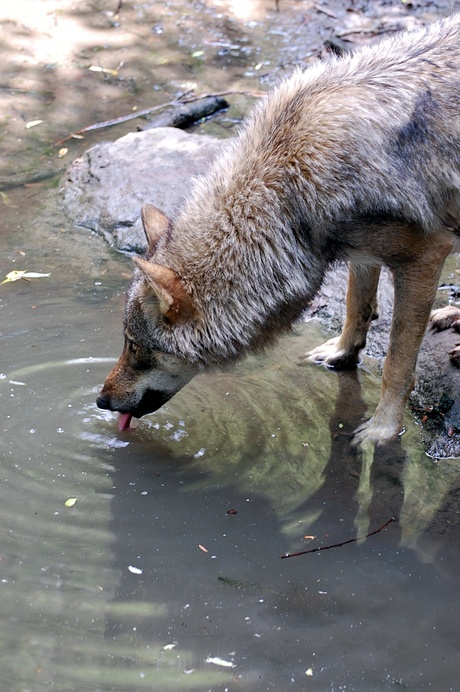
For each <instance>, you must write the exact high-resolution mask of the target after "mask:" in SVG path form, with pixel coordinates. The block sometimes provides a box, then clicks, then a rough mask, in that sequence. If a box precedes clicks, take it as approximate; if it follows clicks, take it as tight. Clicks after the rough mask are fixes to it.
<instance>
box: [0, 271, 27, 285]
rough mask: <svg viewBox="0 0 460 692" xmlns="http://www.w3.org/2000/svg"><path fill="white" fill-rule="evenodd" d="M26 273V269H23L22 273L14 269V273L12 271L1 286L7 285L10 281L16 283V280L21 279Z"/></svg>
mask: <svg viewBox="0 0 460 692" xmlns="http://www.w3.org/2000/svg"><path fill="white" fill-rule="evenodd" d="M26 271H27V270H26V269H24V270H23V271H20V270H17V269H15V270H14V271H12V272H10V273H9V274H7V275H6V279H5V280H4V281H2V284H7V283H9V282H10V281H17V280H18V279H22V277H23V276H24V274H25V273H26ZM2 284H0V285H2Z"/></svg>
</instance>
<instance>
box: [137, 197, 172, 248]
mask: <svg viewBox="0 0 460 692" xmlns="http://www.w3.org/2000/svg"><path fill="white" fill-rule="evenodd" d="M141 219H142V225H143V226H144V233H145V237H146V238H147V243H148V246H149V250H154V249H155V247H156V245H157V243H158V241H159V240H160V238H161V237H162V236H163V235H164V234H165V233H166V231H167V230H168V227H169V225H170V223H171V222H170V220H169V219H168V217H167V216H166V215H165V214H163V212H162V211H160V210H159V209H157V208H156V207H154V206H153V204H144V205H143V206H142V209H141Z"/></svg>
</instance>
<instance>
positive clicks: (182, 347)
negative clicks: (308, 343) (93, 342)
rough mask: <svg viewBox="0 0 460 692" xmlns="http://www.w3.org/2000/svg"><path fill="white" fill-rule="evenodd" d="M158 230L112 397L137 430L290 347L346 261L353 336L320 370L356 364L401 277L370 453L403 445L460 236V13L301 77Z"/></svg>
mask: <svg viewBox="0 0 460 692" xmlns="http://www.w3.org/2000/svg"><path fill="white" fill-rule="evenodd" d="M142 220H143V224H144V230H145V234H146V237H147V242H148V252H147V254H146V256H137V257H135V258H134V261H135V264H136V267H135V270H134V276H133V279H132V282H131V285H130V287H129V290H128V293H127V299H126V310H125V319H124V337H125V343H124V348H123V352H122V354H121V356H120V359H119V360H118V362H117V364H116V365H115V367H114V368H113V369H112V371H111V372H110V374H109V375H108V377H107V379H106V380H105V383H104V385H103V387H102V390H101V392H100V396H99V398H98V399H97V404H98V406H99V407H100V408H103V409H110V410H113V411H119V412H120V413H121V414H122V416H121V418H120V425H121V427H122V428H124V427H127V426H129V421H130V419H131V416H136V417H140V416H143V415H144V414H147V413H150V412H153V411H155V410H156V409H158V408H159V407H160V406H162V405H163V404H164V403H165V402H166V401H168V400H169V399H170V398H171V397H172V396H173V395H174V394H175V393H176V392H178V391H179V390H180V389H181V388H182V387H184V386H185V385H186V384H187V383H188V382H189V381H190V380H191V379H192V378H193V377H194V376H195V375H196V374H197V373H199V372H202V371H205V370H208V369H210V368H219V367H222V366H224V365H227V364H229V363H230V364H231V363H232V362H235V361H237V360H238V359H241V358H242V357H243V356H245V355H246V354H248V353H251V352H259V351H261V350H263V349H265V348H266V347H267V346H269V345H271V344H273V342H274V341H275V340H276V339H277V338H278V337H279V336H280V335H281V334H282V333H284V332H286V331H287V330H289V329H290V328H291V326H292V324H293V323H294V322H295V321H296V320H297V319H299V318H300V317H301V315H302V313H303V312H304V311H305V309H306V308H307V306H308V305H309V303H310V302H311V300H312V298H313V296H314V295H315V294H316V292H317V291H318V290H319V288H320V286H321V283H322V281H323V278H324V275H325V272H326V271H327V269H328V268H329V267H330V266H331V265H333V264H334V263H337V262H342V261H346V262H349V264H350V269H349V282H348V289H347V298H346V307H347V314H346V318H345V323H344V326H343V331H342V333H341V335H340V336H338V337H336V338H333V339H331V340H329V341H327V342H326V343H325V344H323V345H322V346H320V347H319V348H317V349H315V350H314V351H312V352H310V353H308V354H307V355H306V357H305V360H306V361H314V362H319V363H321V364H324V365H327V366H329V367H334V368H350V367H354V366H356V364H357V362H358V359H359V353H360V351H361V349H363V348H364V346H365V343H366V335H367V331H368V328H369V325H370V322H371V320H372V319H373V318H374V317H375V316H376V314H377V300H376V293H377V285H378V281H379V273H380V269H381V267H382V266H386V267H389V269H390V270H391V272H392V274H393V277H394V294H395V301H394V312H393V319H392V326H391V332H390V337H389V345H388V352H387V356H386V360H385V364H384V368H383V375H382V388H381V398H380V401H379V403H378V405H377V408H376V410H375V412H374V415H373V416H372V417H371V418H370V420H369V421H367V422H366V423H364V424H363V425H362V426H361V428H360V429H358V431H357V433H356V440H357V441H358V442H364V441H365V440H370V441H371V443H380V444H382V443H385V442H388V441H390V440H393V439H394V438H395V437H397V436H398V434H400V432H401V430H402V427H403V417H404V409H405V404H406V402H407V399H408V396H409V394H410V391H411V389H412V388H413V385H414V372H415V365H416V360H417V355H418V351H419V347H420V344H421V341H422V338H423V335H424V332H425V329H426V326H427V322H428V319H429V315H430V311H431V307H432V303H433V300H434V297H435V293H436V289H437V283H438V279H439V275H440V272H441V268H442V266H443V263H444V260H445V258H446V257H447V255H448V254H449V252H450V251H451V249H452V247H453V243H454V239H455V236H458V235H459V234H460V14H457V15H453V16H452V17H450V18H446V19H443V20H441V21H439V22H437V23H434V24H433V25H431V26H430V27H428V28H424V29H418V30H415V31H413V32H407V33H403V34H400V35H398V36H395V37H393V38H390V39H386V40H385V39H384V40H383V41H381V42H380V43H379V44H377V45H375V46H372V47H364V48H362V49H360V50H357V51H356V52H355V53H353V54H351V55H346V56H344V57H337V58H332V59H330V60H328V61H327V62H318V63H316V64H315V65H313V66H312V67H310V68H309V69H307V70H305V71H301V70H298V71H296V72H294V73H293V74H292V76H290V77H289V78H287V79H286V80H285V81H283V82H281V83H280V84H279V85H278V86H277V87H275V89H274V90H273V91H272V92H271V93H270V94H268V96H266V97H264V98H263V99H262V100H261V101H259V102H258V103H257V104H256V106H255V107H254V109H253V110H252V112H251V113H250V114H249V115H248V117H247V119H246V121H245V123H244V124H243V126H242V129H241V131H240V132H239V134H238V136H237V137H235V138H234V139H232V140H231V141H230V142H229V143H228V144H227V145H226V147H225V150H223V151H222V153H221V154H220V156H219V157H218V158H217V160H216V161H215V162H214V163H212V164H210V167H209V170H208V171H207V172H206V174H204V175H203V176H201V177H199V178H198V179H196V181H195V182H194V185H193V187H192V190H191V192H190V194H189V195H188V196H187V197H186V199H185V201H184V203H183V204H182V205H181V208H180V210H179V212H178V213H177V214H176V215H175V218H174V219H173V220H170V219H169V218H167V217H166V216H165V215H164V214H163V213H162V212H161V211H160V210H158V209H156V208H155V207H154V206H152V205H145V206H144V207H143V209H142Z"/></svg>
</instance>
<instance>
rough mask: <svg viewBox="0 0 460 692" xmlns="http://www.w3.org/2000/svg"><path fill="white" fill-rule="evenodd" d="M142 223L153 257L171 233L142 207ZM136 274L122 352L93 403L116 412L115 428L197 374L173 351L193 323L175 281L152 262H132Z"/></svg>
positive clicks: (158, 214)
mask: <svg viewBox="0 0 460 692" xmlns="http://www.w3.org/2000/svg"><path fill="white" fill-rule="evenodd" d="M142 222H143V225H144V231H145V234H146V236H147V241H148V245H149V255H150V256H151V255H153V254H154V253H155V251H156V248H157V247H158V244H159V243H161V241H162V240H163V239H164V238H165V236H166V235H167V233H168V229H169V227H170V222H169V219H168V218H167V217H166V216H165V215H164V214H162V212H160V211H159V210H158V209H156V208H155V207H153V206H151V205H145V206H144V207H143V209H142ZM134 261H135V263H136V265H137V269H136V270H135V273H134V278H133V280H132V283H131V286H130V288H129V291H128V294H127V300H126V308H125V322H124V337H125V343H124V348H123V352H122V354H121V356H120V358H119V359H118V362H117V363H116V365H115V366H114V368H113V369H112V371H111V372H110V373H109V375H108V376H107V378H106V380H105V382H104V385H103V387H102V390H101V392H100V395H99V397H98V399H97V405H98V406H99V408H102V409H108V410H111V411H119V412H120V413H121V414H123V416H122V417H121V419H120V427H121V428H126V427H128V426H129V421H130V419H131V416H136V417H137V418H140V417H141V416H143V415H145V414H146V413H152V412H153V411H156V410H157V409H158V408H160V406H162V405H163V404H164V403H166V402H167V401H168V400H169V399H170V398H171V397H172V396H174V394H176V393H177V392H178V391H179V390H180V389H182V387H184V385H186V384H187V383H188V382H190V380H191V379H192V378H193V377H194V376H195V375H196V374H197V373H198V370H199V368H198V366H197V365H196V364H194V363H190V362H188V361H187V360H186V359H185V358H184V357H183V356H182V355H180V349H178V348H177V339H176V338H175V335H176V333H179V337H180V332H181V330H182V329H184V328H187V327H189V326H190V324H191V323H194V322H196V321H197V319H198V316H197V311H196V310H195V308H194V305H193V302H192V298H191V296H190V295H189V294H188V293H187V291H186V290H185V288H184V286H183V284H182V282H181V280H180V278H179V276H178V275H177V274H176V272H174V271H173V270H172V269H170V268H169V267H166V266H163V265H160V264H155V262H154V261H153V260H148V259H144V258H143V257H135V259H134Z"/></svg>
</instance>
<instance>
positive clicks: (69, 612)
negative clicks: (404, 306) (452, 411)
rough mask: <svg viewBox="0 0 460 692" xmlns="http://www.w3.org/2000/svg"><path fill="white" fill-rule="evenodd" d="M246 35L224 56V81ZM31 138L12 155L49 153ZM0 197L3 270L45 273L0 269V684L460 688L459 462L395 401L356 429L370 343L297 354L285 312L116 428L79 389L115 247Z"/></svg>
mask: <svg viewBox="0 0 460 692" xmlns="http://www.w3.org/2000/svg"><path fill="white" fill-rule="evenodd" d="M19 4H20V3H18V6H19ZM129 6H130V5H129ZM126 7H128V5H126ZM177 7H180V5H179V4H177ZM194 7H195V6H194ZM136 8H137V9H136V12H137V14H136V17H137V16H138V14H139V13H141V14H142V12H147V10H149V8H150V11H151V7H150V5H149V4H148V3H144V5H136ZM161 8H162V12H163V13H164V14H165V16H168V17H169V19H168V21H169V22H172V23H173V22H174V21H175V20H177V14H174V12H175V11H176V8H175V6H174V5H168V4H166V3H165V4H164V5H161ZM205 9H206V8H205ZM259 9H260V8H259ZM194 11H196V7H195V10H194ZM168 13H169V14H168ZM95 16H96V18H97V17H99V18H100V16H101V15H99V14H97V13H96V14H95ZM195 16H197V15H195ZM213 16H214V14H213V12H212V11H211V10H209V8H208V9H206V12H204V14H203V15H200V17H201V20H202V21H204V19H206V21H208V22H209V25H210V26H211V27H212V26H214V30H215V31H217V30H216V29H215V25H213V24H212V21H211V20H212V17H213ZM295 16H296V15H295V13H294V14H293V15H291V21H294V19H295ZM264 17H266V15H265V14H264V13H262V14H261V15H257V21H260V22H261V24H260V26H259V30H260V33H261V34H262V33H263V29H264V24H263V21H264ZM192 19H193V18H192ZM192 19H189V20H188V21H189V25H188V26H189V33H188V34H187V36H189V37H190V36H193V32H192V31H191V28H193V26H194V25H193V21H192ZM224 20H225V12H223V15H222V19H219V22H221V24H222V26H224V25H225V26H226V27H228V23H227V24H225V22H224ZM165 21H166V20H165ZM183 21H185V20H183ZM283 21H285V24H286V25H288V24H289V22H288V21H287V20H286V19H283ZM137 24H139V22H138V21H137V19H136V21H134V20H133V24H131V25H129V26H130V27H132V26H135V25H136V26H137ZM140 26H141V27H143V26H144V24H141V25H140ZM155 26H157V25H156V24H155ZM219 26H220V25H219ZM230 26H235V23H234V22H233V23H230ZM256 29H257V26H254V27H253V28H252V29H251V28H250V27H247V28H246V30H245V32H246V34H247V33H249V32H250V31H253V30H256ZM285 29H286V26H284V28H283V30H285ZM142 30H144V29H142ZM149 30H150V29H149ZM286 30H287V29H286ZM296 30H298V27H297V29H296ZM157 31H159V28H158V27H157ZM219 31H220V29H219ZM222 31H223V29H222ZM158 35H159V36H160V37H161V35H162V34H158ZM274 35H275V33H274V32H273V31H272V32H271V33H270V34H269V37H270V40H273V36H274ZM214 38H216V36H214ZM189 40H191V39H189ZM235 41H236V39H235ZM283 41H284V42H285V43H287V38H286V35H284V34H283ZM241 45H243V46H244V45H245V44H244V43H242V44H241ZM257 45H262V46H263V45H266V44H257V43H255V44H254V46H253V50H255V51H256V52H257V64H258V63H259V62H260V61H261V58H260V56H259V55H258V53H260V51H257V50H256V49H257ZM290 45H294V42H291V44H290ZM186 46H187V50H188V51H189V49H190V50H191V48H190V46H189V44H188V43H187V44H186ZM193 47H194V48H195V49H196V47H197V46H193ZM138 49H139V46H137V47H136V50H138ZM139 50H140V49H139ZM177 50H178V49H177V45H176V44H174V45H173V47H172V48H171V51H172V52H171V53H170V54H168V55H169V57H170V58H171V59H172V58H173V57H174V56H176V63H177V64H179V63H180V60H178V57H177V56H178V55H179V54H178V53H177V52H175V51H177ZM232 50H233V51H234V52H235V53H238V55H237V56H236V55H232ZM241 55H242V53H241V51H236V49H230V50H229V53H226V54H225V55H222V56H220V57H221V58H225V59H226V60H228V61H230V62H228V63H227V64H226V71H227V74H228V75H230V78H231V79H234V78H236V76H237V75H241V70H242V67H241V65H242V64H243V62H244V61H242V58H241ZM115 57H117V58H118V56H115ZM236 58H238V60H239V62H238V60H237V59H236ZM233 59H234V60H235V61H234V62H232V60H233ZM267 59H268V58H267ZM247 62H249V61H247ZM176 63H175V66H171V65H170V66H169V67H168V68H167V69H168V70H171V74H172V73H173V72H174V70H176V69H179V68H178V67H177V64H176ZM216 64H217V63H216V62H214V61H211V63H210V65H211V67H210V68H209V69H208V66H207V64H206V63H205V64H204V65H201V66H198V67H200V70H201V72H200V79H201V78H203V81H204V82H206V80H209V83H211V82H212V80H213V75H217V74H222V72H218V71H217V67H216ZM254 64H255V61H254ZM180 65H181V67H180V69H185V67H184V65H183V64H182V63H180ZM139 69H140V68H139ZM219 69H220V68H219ZM244 69H247V65H246V67H245V68H244ZM214 70H216V71H214ZM259 72H260V70H259ZM168 74H169V73H164V74H163V78H164V79H166V78H167V75H168ZM156 76H157V77H158V74H157V75H156ZM84 84H86V82H84ZM168 84H169V88H171V89H172V88H173V85H172V84H171V83H169V82H168V83H167V84H166V86H165V88H166V87H167V86H168ZM105 88H106V92H105V93H106V95H108V97H109V96H111V95H112V94H113V91H112V89H113V84H111V83H109V84H107V85H106V86H105ZM117 88H118V87H117ZM123 94H124V92H123ZM80 95H81V93H80ZM77 96H78V94H77V95H75V99H76V100H78V99H77ZM125 97H126V95H125V94H124V97H123V98H125ZM21 98H25V97H24V95H22V96H21ZM142 98H145V99H147V96H146V92H144V93H143V96H142ZM108 100H109V101H110V98H109V99H108ZM161 100H167V99H166V98H164V95H161ZM127 102H129V99H127ZM48 105H49V104H48ZM112 105H113V104H112ZM45 106H46V104H45V105H43V108H45ZM99 106H100V107H101V109H102V110H103V105H101V104H99ZM109 106H110V104H109V105H107V104H105V105H104V108H105V107H107V108H109ZM92 107H93V108H95V106H92ZM110 107H112V106H110ZM45 110H46V109H45ZM52 110H53V111H54V113H52V112H51V111H52ZM46 112H47V111H46ZM49 112H50V115H49V118H52V117H54V115H56V113H57V109H54V108H53V109H51V110H50V111H49ZM73 112H74V113H75V111H73ZM117 114H119V113H117ZM100 115H101V116H102V115H104V116H105V115H107V112H102V111H101V113H100ZM62 117H64V116H63V113H62V112H60V115H59V118H62ZM27 119H31V118H29V116H28V118H27ZM96 119H97V117H96V113H95V110H93V111H91V112H90V114H89V116H88V120H90V121H91V120H93V121H94V120H96ZM64 120H65V118H64ZM58 122H61V121H60V120H59V119H58ZM59 127H61V125H59ZM62 127H63V129H65V128H64V126H62ZM65 127H66V128H67V131H71V130H72V129H75V121H71V119H70V118H67V121H66V123H65ZM86 144H87V143H86V142H85V144H84V145H82V144H78V142H77V144H75V143H72V146H73V147H75V146H80V147H84V146H86ZM11 146H13V145H12V144H11ZM28 147H29V145H27V147H25V149H24V150H20V151H19V152H18V157H17V159H15V161H17V162H18V165H19V163H21V165H22V162H24V161H28V162H29V163H30V164H31V165H32V164H33V165H35V163H36V161H37V160H38V159H37V158H36V157H38V158H39V157H40V156H41V155H42V154H41V152H37V151H36V150H35V149H34V148H33V146H32V144H30V147H29V148H28ZM53 161H54V159H53ZM32 168H33V166H32ZM3 204H4V207H3V212H4V213H3V215H2V221H3V225H2V229H1V236H0V237H1V272H2V277H3V276H4V275H5V274H6V273H7V272H9V271H10V270H12V269H28V270H30V271H38V272H46V273H47V272H50V273H51V276H50V277H47V278H42V279H36V280H33V281H31V282H26V281H17V282H15V283H8V284H5V285H3V286H1V287H0V310H1V328H0V329H1V333H0V344H1V361H0V400H1V402H2V420H1V423H0V426H1V431H2V435H1V440H0V450H1V457H0V478H1V483H0V494H1V499H0V590H2V598H1V599H0V648H1V651H2V655H1V665H0V690H2V691H3V690H5V692H35V691H39V690H43V689H54V690H69V691H70V690H72V692H73V691H75V690H94V691H101V692H106V691H108V690H115V691H118V692H137V691H138V690H139V691H141V690H158V691H161V692H163V691H166V690H176V691H177V690H180V691H182V690H197V691H200V692H201V691H205V690H213V691H214V690H216V691H218V690H244V691H245V692H258V691H265V690H267V691H270V690H281V691H284V690H290V689H293V690H315V691H318V692H325V691H326V690H327V691H331V692H332V691H336V690H353V691H355V692H369V690H373V691H376V692H380V690H382V691H383V690H393V689H405V690H414V691H418V690H428V689H434V690H437V691H439V692H444V691H447V690H456V689H457V688H458V677H459V673H460V661H459V656H460V654H459V651H460V646H459V645H460V635H459V628H458V615H457V613H458V610H459V606H460V603H459V601H460V597H459V595H458V574H459V567H460V564H459V562H460V559H459V556H460V551H459V548H460V545H459V537H460V525H459V517H460V515H459V510H460V498H459V492H458V487H459V476H460V473H459V466H458V460H457V461H455V460H443V461H440V462H439V463H437V464H436V463H434V462H433V460H431V459H429V458H428V457H427V456H426V455H425V454H424V450H423V446H422V444H421V439H420V435H419V430H418V428H417V427H416V426H415V425H414V424H413V423H411V422H410V420H409V416H408V425H407V431H406V434H405V435H404V436H403V437H402V440H401V441H400V442H398V443H396V444H394V445H392V446H390V447H389V448H388V449H386V450H385V451H382V450H377V452H376V453H375V456H374V454H373V453H372V452H371V451H369V450H364V452H363V453H361V452H358V451H357V450H356V449H355V448H354V447H353V446H352V444H351V432H352V430H353V429H354V428H355V427H356V425H358V424H359V422H360V421H361V419H362V417H365V416H366V415H369V411H371V410H372V408H373V407H374V406H375V403H376V401H377V398H378V392H379V386H380V382H379V378H378V377H377V376H376V375H375V374H374V371H375V367H374V365H373V364H372V362H371V361H366V363H365V367H363V368H361V369H360V370H359V371H358V373H344V374H341V375H338V374H336V373H334V372H329V371H326V370H323V369H320V368H317V367H315V366H308V367H307V366H305V367H300V366H299V364H298V363H299V360H300V359H301V357H302V355H303V353H304V351H305V350H306V349H307V348H309V347H311V346H313V345H317V344H318V343H320V341H321V339H323V338H324V334H322V333H321V332H320V330H319V328H318V327H317V326H315V325H313V324H311V323H310V324H307V325H299V326H298V327H297V328H296V329H295V331H294V333H293V334H292V335H290V336H288V337H286V338H285V339H283V340H282V341H281V342H280V344H279V345H278V346H277V348H275V349H274V350H272V351H271V352H270V353H268V354H267V355H266V356H265V357H264V358H258V359H255V358H251V359H248V360H247V361H246V362H245V363H242V364H240V365H238V366H237V367H236V368H235V369H234V370H233V371H229V372H224V373H214V374H212V375H207V376H200V377H199V378H197V379H196V380H195V381H193V382H192V383H191V384H190V385H189V386H188V387H187V388H186V389H184V390H183V391H182V392H181V393H180V394H179V395H178V396H176V397H175V398H174V399H173V400H172V401H171V402H169V403H168V405H167V406H166V407H164V408H163V409H161V410H160V411H158V412H157V413H156V414H155V415H152V416H148V417H146V418H144V419H142V420H141V421H139V422H138V424H137V428H136V429H135V430H131V431H128V432H125V433H119V432H118V431H117V427H116V415H115V414H112V413H110V412H106V411H101V410H99V409H97V407H96V406H95V403H94V402H95V398H96V396H97V392H98V390H99V388H100V386H101V384H102V382H103V380H104V377H105V376H106V374H107V372H108V371H109V370H110V368H111V365H112V363H113V362H114V360H115V359H116V357H117V356H118V355H119V352H120V349H121V342H122V338H121V317H122V305H123V292H124V288H125V286H126V282H127V280H128V277H129V274H130V272H131V263H130V260H129V259H128V258H124V257H120V256H116V255H115V254H114V253H112V252H111V251H110V250H108V249H107V248H106V247H105V246H104V244H103V243H102V241H100V240H99V239H97V238H95V237H90V236H88V235H86V234H84V233H77V232H75V231H74V230H73V229H70V228H69V227H68V226H67V225H66V222H65V220H64V219H63V218H62V217H61V216H60V212H59V203H58V197H57V195H56V194H54V195H52V194H50V193H49V191H48V190H47V189H46V187H45V185H43V184H39V185H34V186H32V187H26V188H22V189H19V190H16V191H15V190H8V193H7V198H6V199H5V198H3ZM43 204H45V209H44V210H41V206H42V205H43ZM392 517H393V518H395V519H397V521H393V522H392V523H390V524H389V525H388V526H386V528H382V530H381V531H379V532H378V533H376V534H374V535H373V536H370V537H368V538H366V539H365V540H364V539H363V538H362V537H364V536H365V535H366V534H368V533H371V532H373V531H375V530H378V529H379V528H381V527H382V526H384V525H385V524H386V523H387V522H388V520H389V519H390V518H392ZM356 538H361V539H362V540H357V541H354V542H351V543H346V544H345V545H342V546H341V547H335V548H331V549H328V550H323V551H319V552H316V553H310V554H307V555H302V556H299V557H291V558H289V559H281V556H283V555H285V554H286V553H291V552H296V551H302V550H308V549H309V548H317V547H327V546H332V545H336V544H341V543H345V542H346V541H349V540H350V539H356Z"/></svg>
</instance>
